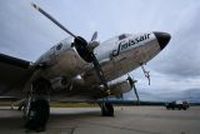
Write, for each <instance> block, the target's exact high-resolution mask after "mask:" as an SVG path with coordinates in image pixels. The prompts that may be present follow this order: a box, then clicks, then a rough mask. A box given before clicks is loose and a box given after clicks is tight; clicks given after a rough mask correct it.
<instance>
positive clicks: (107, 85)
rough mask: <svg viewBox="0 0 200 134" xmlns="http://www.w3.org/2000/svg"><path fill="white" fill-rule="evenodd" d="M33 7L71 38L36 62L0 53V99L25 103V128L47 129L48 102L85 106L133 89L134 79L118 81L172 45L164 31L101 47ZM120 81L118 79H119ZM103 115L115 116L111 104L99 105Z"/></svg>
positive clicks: (117, 39) (120, 38)
mask: <svg viewBox="0 0 200 134" xmlns="http://www.w3.org/2000/svg"><path fill="white" fill-rule="evenodd" d="M32 6H33V7H34V8H35V9H36V10H37V11H39V12H40V13H41V14H43V15H44V16H46V17H47V18H48V19H50V20H51V21H52V22H53V23H55V24H56V25H57V26H58V27H60V28H61V29H62V30H64V31H65V32H66V33H68V34H69V35H70V38H67V39H65V40H63V41H61V42H59V43H58V44H57V45H55V46H53V47H52V48H51V49H50V50H49V51H47V52H46V53H45V54H43V55H42V56H41V57H40V58H39V59H38V60H37V61H36V62H34V63H33V62H29V61H25V60H22V59H19V58H15V57H11V56H7V55H5V54H0V74H1V75H0V95H1V96H15V97H19V98H21V99H23V100H24V101H23V106H24V116H25V119H26V127H27V128H28V129H34V130H37V129H41V128H42V127H45V125H46V123H47V121H48V118H49V114H50V108H49V102H50V101H68V100H73V99H77V100H82V101H85V102H88V101H94V102H97V100H98V99H101V98H106V97H109V96H118V95H120V94H123V93H125V92H128V91H130V90H131V89H132V87H133V83H134V80H133V79H131V78H130V76H129V77H127V79H119V78H120V77H122V76H124V75H127V73H128V72H130V71H132V70H134V69H136V68H138V67H140V66H142V65H144V64H146V63H147V62H148V61H149V60H151V59H152V58H153V57H154V56H156V55H157V54H158V53H159V52H160V51H161V50H162V49H163V48H165V46H166V45H167V44H168V42H169V41H170V38H171V36H170V35H169V34H168V33H164V32H148V33H141V34H133V35H132V34H121V35H119V36H116V37H113V38H111V39H109V40H107V41H104V42H102V43H100V42H98V41H96V39H97V32H95V33H94V35H93V36H92V38H91V40H90V41H86V40H85V39H84V38H83V37H81V36H77V35H75V34H73V33H72V32H70V31H69V30H67V29H66V28H65V27H64V26H63V25H61V24H60V23H59V22H58V21H56V20H55V19H54V18H53V17H52V16H50V15H49V14H48V13H46V12H45V11H44V10H43V9H41V8H40V7H38V6H37V5H36V4H32ZM117 79H119V80H117ZM99 106H100V108H101V111H102V115H103V116H113V115H114V109H113V105H112V104H111V103H109V102H106V101H105V102H102V103H99Z"/></svg>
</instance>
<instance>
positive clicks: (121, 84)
mask: <svg viewBox="0 0 200 134" xmlns="http://www.w3.org/2000/svg"><path fill="white" fill-rule="evenodd" d="M108 86H109V89H110V91H111V93H112V94H113V95H120V94H123V93H126V92H129V91H130V90H131V85H130V83H129V81H128V80H127V79H120V80H119V79H115V80H113V81H110V82H108Z"/></svg>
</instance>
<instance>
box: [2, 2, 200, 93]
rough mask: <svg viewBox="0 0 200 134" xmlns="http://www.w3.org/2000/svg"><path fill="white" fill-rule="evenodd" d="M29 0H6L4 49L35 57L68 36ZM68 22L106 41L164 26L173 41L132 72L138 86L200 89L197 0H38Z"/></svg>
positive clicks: (159, 89)
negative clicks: (148, 76)
mask: <svg viewBox="0 0 200 134" xmlns="http://www.w3.org/2000/svg"><path fill="white" fill-rule="evenodd" d="M31 2H32V1H27V0H6V1H5V0H4V1H0V53H5V54H8V55H12V56H15V57H20V58H23V59H26V60H30V61H35V60H36V59H37V58H38V57H39V56H40V55H41V54H43V53H44V52H45V51H47V49H49V48H50V47H51V46H53V45H55V44H56V43H57V42H59V41H60V40H62V39H64V38H66V37H68V35H67V34H65V33H64V32H63V31H62V30H60V29H59V28H58V27H57V26H55V25H54V24H53V23H52V22H50V21H49V20H48V19H47V18H45V17H44V16H42V15H41V14H40V13H39V12H37V11H35V10H34V9H33V8H32V7H31V6H30V3H31ZM33 2H35V3H36V4H38V5H39V6H41V7H42V8H43V9H44V10H45V11H47V12H48V13H50V14H51V15H52V16H54V17H55V18H56V19H57V20H59V21H60V22H61V23H62V24H63V25H65V26H66V27H67V28H69V29H70V30H71V31H73V32H74V33H75V34H78V35H81V36H83V37H85V38H86V39H90V38H91V35H92V34H93V32H94V31H98V34H99V36H98V38H99V40H100V41H104V40H106V39H108V38H110V37H112V36H115V35H119V34H121V33H138V32H149V31H164V32H168V33H170V34H171V35H172V39H171V41H170V43H169V44H168V46H167V47H166V48H165V49H164V50H163V51H162V52H161V53H160V54H159V55H158V56H156V57H155V58H154V59H153V60H151V61H150V62H149V63H148V64H147V66H146V68H147V70H150V71H151V79H152V85H151V86H148V85H147V83H148V82H147V80H146V79H145V78H144V76H143V74H142V71H141V69H137V70H135V71H133V72H132V73H131V75H132V76H134V77H135V79H137V80H138V84H137V87H138V90H140V91H145V92H154V93H155V94H156V93H159V92H162V93H163V92H166V93H169V92H173V91H179V90H180V91H182V90H188V89H200V88H199V87H200V56H199V55H200V1H197V0H185V1H183V0H165V1H164V0H151V1H148V0H84V1H83V0H59V1H56V0H51V1H45V0H43V1H42V0H33Z"/></svg>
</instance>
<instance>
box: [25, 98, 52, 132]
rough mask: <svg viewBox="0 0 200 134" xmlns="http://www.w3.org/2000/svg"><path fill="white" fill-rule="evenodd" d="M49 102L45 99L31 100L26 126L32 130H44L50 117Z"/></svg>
mask: <svg viewBox="0 0 200 134" xmlns="http://www.w3.org/2000/svg"><path fill="white" fill-rule="evenodd" d="M49 114H50V108H49V103H48V101H47V100H45V99H37V100H35V101H33V102H31V105H30V110H29V114H28V117H27V118H26V125H25V127H26V128H27V129H30V130H36V131H43V130H44V129H45V126H46V123H47V121H48V119H49Z"/></svg>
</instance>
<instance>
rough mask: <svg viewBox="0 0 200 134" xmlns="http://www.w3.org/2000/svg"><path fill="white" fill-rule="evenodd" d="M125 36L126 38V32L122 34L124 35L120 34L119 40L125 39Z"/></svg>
mask: <svg viewBox="0 0 200 134" xmlns="http://www.w3.org/2000/svg"><path fill="white" fill-rule="evenodd" d="M125 38H126V35H125V34H122V35H120V36H119V37H118V39H119V40H123V39H125Z"/></svg>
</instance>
